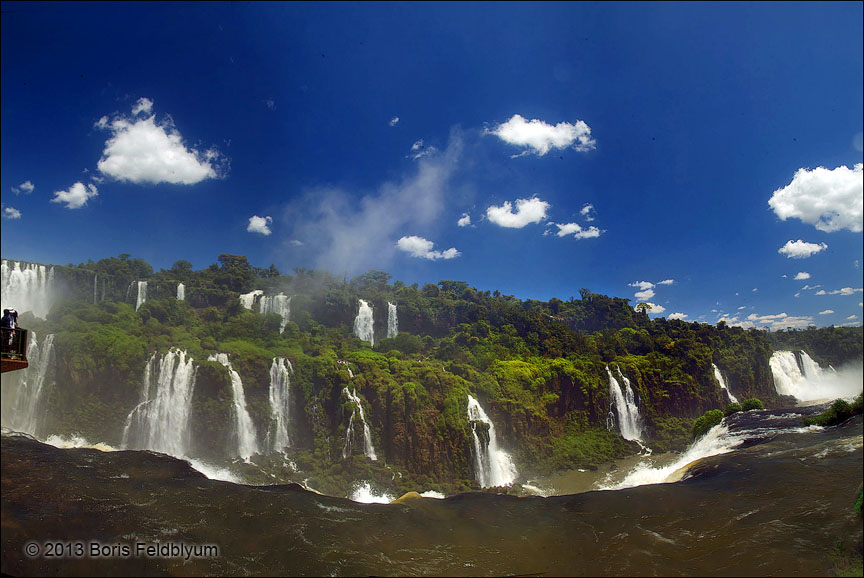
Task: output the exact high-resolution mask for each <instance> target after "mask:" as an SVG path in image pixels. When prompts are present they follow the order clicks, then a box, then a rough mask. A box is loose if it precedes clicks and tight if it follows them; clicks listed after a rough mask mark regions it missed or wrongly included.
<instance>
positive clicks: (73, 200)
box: [51, 182, 99, 209]
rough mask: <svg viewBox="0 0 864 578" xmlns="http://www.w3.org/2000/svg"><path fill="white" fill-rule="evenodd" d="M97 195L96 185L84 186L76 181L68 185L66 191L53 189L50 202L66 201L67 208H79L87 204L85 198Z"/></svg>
mask: <svg viewBox="0 0 864 578" xmlns="http://www.w3.org/2000/svg"><path fill="white" fill-rule="evenodd" d="M98 195H99V190H98V189H97V188H96V185H93V184H90V185H87V186H84V184H83V183H81V182H78V183H75V184H74V185H72V186H71V187H69V190H68V191H55V192H54V198H53V199H51V202H52V203H66V208H67V209H80V208H81V207H83V206H84V205H86V204H87V200H88V199H90V198H92V197H96V196H98Z"/></svg>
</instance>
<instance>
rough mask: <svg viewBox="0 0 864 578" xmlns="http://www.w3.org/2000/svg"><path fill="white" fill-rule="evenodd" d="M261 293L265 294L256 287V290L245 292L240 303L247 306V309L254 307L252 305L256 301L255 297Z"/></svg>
mask: <svg viewBox="0 0 864 578" xmlns="http://www.w3.org/2000/svg"><path fill="white" fill-rule="evenodd" d="M259 295H264V292H263V291H261V290H260V289H256V290H255V291H251V292H249V293H244V294H243V295H241V296H240V305H242V306H243V307H245V308H246V309H250V310H251V309H252V305H253V304H254V303H255V299H256V298H257V297H258V296H259Z"/></svg>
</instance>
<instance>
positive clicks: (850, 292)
mask: <svg viewBox="0 0 864 578" xmlns="http://www.w3.org/2000/svg"><path fill="white" fill-rule="evenodd" d="M862 291H864V288H861V287H858V288H857V289H854V288H852V287H843V288H842V289H835V290H834V291H828V292H827V293H826V292H825V290H824V289H823V290H822V291H817V292H816V295H854V294H855V293H861V292H862Z"/></svg>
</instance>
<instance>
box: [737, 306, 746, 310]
mask: <svg viewBox="0 0 864 578" xmlns="http://www.w3.org/2000/svg"><path fill="white" fill-rule="evenodd" d="M742 309H747V306H746V305H742V306H741V307H739V308H738V311H741V310H742Z"/></svg>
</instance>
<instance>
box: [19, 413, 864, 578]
mask: <svg viewBox="0 0 864 578" xmlns="http://www.w3.org/2000/svg"><path fill="white" fill-rule="evenodd" d="M800 411H806V410H800V409H798V410H787V411H785V412H783V411H780V412H771V411H765V412H748V413H747V414H744V415H740V416H737V417H735V418H733V419H731V420H728V422H726V423H725V425H724V426H723V427H725V428H726V432H725V433H722V432H721V435H720V438H722V439H724V440H726V441H725V442H723V443H724V444H725V445H726V446H729V447H728V448H726V449H725V451H724V453H719V454H716V455H712V456H709V457H701V458H697V459H696V461H695V462H691V463H689V464H688V465H685V466H684V467H680V466H679V465H677V464H676V463H675V459H673V457H672V456H670V457H669V458H668V461H669V463H667V464H665V465H666V467H667V469H670V471H669V472H668V474H664V476H665V477H664V480H666V481H671V480H672V479H678V480H680V481H677V482H674V483H659V484H657V483H655V484H648V485H638V486H635V487H626V488H625V487H622V483H623V482H624V480H625V479H626V478H627V475H629V474H630V473H632V472H633V471H634V470H638V469H639V467H640V463H642V465H643V466H644V459H643V458H644V457H643V458H637V459H636V460H635V461H634V462H633V463H632V464H629V466H619V467H618V468H617V470H620V471H621V473H620V475H619V476H618V478H617V479H615V476H612V478H609V477H608V476H606V474H608V472H604V471H598V472H594V474H597V476H596V477H597V479H596V480H595V481H592V482H591V484H589V485H591V486H593V485H594V484H595V483H596V482H600V484H601V485H603V486H604V487H610V488H611V487H621V489H608V490H605V491H583V492H582V493H578V494H572V495H560V496H550V497H537V496H529V497H521V498H517V497H514V496H507V495H494V494H487V493H473V494H461V495H457V496H451V497H448V498H446V499H428V498H420V497H413V498H412V497H404V498H402V499H401V500H398V501H397V502H395V503H391V504H361V503H357V502H353V501H351V500H348V499H344V498H336V497H330V496H323V495H319V494H315V493H313V492H309V491H306V490H304V489H302V488H301V487H300V486H297V485H283V486H247V485H240V484H234V483H229V482H221V481H216V480H211V479H208V478H206V477H205V476H203V475H202V474H200V473H198V472H197V471H195V470H194V469H193V468H192V467H191V466H190V465H189V464H188V463H187V462H185V461H182V460H178V459H174V458H171V457H168V456H165V455H162V454H157V453H153V452H147V451H114V452H106V451H100V450H98V449H86V448H85V449H59V448H56V447H53V446H51V445H46V444H43V443H40V442H38V441H36V440H34V439H32V438H29V437H28V436H24V435H21V434H15V433H12V432H9V431H8V430H5V431H4V434H3V437H2V464H3V466H2V527H3V537H2V553H3V554H2V571H3V572H4V573H7V574H12V575H22V576H29V575H46V574H50V575H88V576H89V575H129V576H131V575H169V574H170V575H202V574H243V575H274V574H278V575H290V576H306V575H314V576H321V575H333V576H357V575H444V576H463V575H464V576H489V575H505V574H511V575H514V574H515V575H559V576H606V575H627V576H635V575H640V576H644V575H663V576H682V575H688V576H689V575H700V576H701V575H704V576H728V575H760V576H761V575H766V576H820V575H827V574H828V572H830V570H831V560H830V557H829V556H830V554H831V552H832V550H833V549H834V548H835V546H836V545H837V544H839V545H840V546H841V547H842V548H845V549H855V548H860V544H861V540H862V523H861V518H860V516H859V515H858V514H857V513H855V512H854V511H853V503H854V501H855V497H856V496H855V494H856V491H857V488H858V485H859V484H860V483H861V479H862V462H864V454H862V420H861V416H858V417H856V418H854V419H853V420H850V421H848V422H846V423H845V424H843V425H841V426H837V427H832V428H824V429H823V428H803V427H800V414H799V412H800ZM720 438H718V439H720ZM733 438H734V439H733ZM730 440H731V441H730ZM680 458H681V456H678V459H680ZM640 460H643V461H642V462H640ZM661 465H662V464H661ZM672 466H674V467H672ZM649 469H651V468H649ZM653 469H659V468H653ZM576 473H579V472H576ZM655 475H656V474H655ZM543 483H547V484H549V483H551V482H550V480H544V481H543ZM583 485H584V484H583ZM584 489H590V488H584ZM574 491H575V490H574ZM579 491H581V490H579ZM51 543H54V544H55V545H54V546H52V545H51ZM57 544H59V545H62V546H63V548H65V550H64V552H67V551H71V552H72V555H65V556H64V557H61V558H58V557H46V555H45V554H46V552H47V550H48V549H50V548H55V552H56V545H57ZM79 544H80V545H81V546H80V548H81V549H83V551H84V552H85V553H84V555H82V556H77V555H76V553H77V552H80V551H81V549H79V546H78V545H79ZM94 544H95V545H96V546H95V547H94V546H93V545H94ZM137 544H143V545H145V546H142V547H141V548H142V550H141V552H140V555H138V556H136V555H135V554H136V551H135V549H136V546H137ZM154 544H159V545H161V546H160V547H162V551H161V553H162V554H168V555H166V556H162V557H154V556H148V555H147V554H148V553H147V551H146V549H143V548H145V547H146V546H147V545H149V546H153V545H154ZM170 545H174V546H175V552H174V553H177V551H176V547H178V546H179V545H183V546H185V547H187V548H190V547H191V548H193V549H194V548H195V547H198V553H199V554H200V556H196V555H190V556H188V559H186V558H187V556H185V555H183V554H180V555H179V556H174V557H172V556H170V554H171V552H170V551H169V550H168V549H166V548H168V546H170ZM205 545H208V546H215V547H216V549H217V550H218V555H214V551H213V550H212V549H211V550H210V551H205V550H204V549H203V548H202V547H203V546H205ZM123 546H126V547H128V548H130V550H131V553H130V554H125V552H124V550H123ZM94 548H95V549H94ZM28 549H29V550H34V549H35V550H36V554H35V555H32V556H28V553H30V554H33V552H30V551H29V550H28ZM106 553H107V554H109V555H105V554H106ZM158 553H160V552H159V551H158V550H157V554H158ZM193 554H194V552H193Z"/></svg>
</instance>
